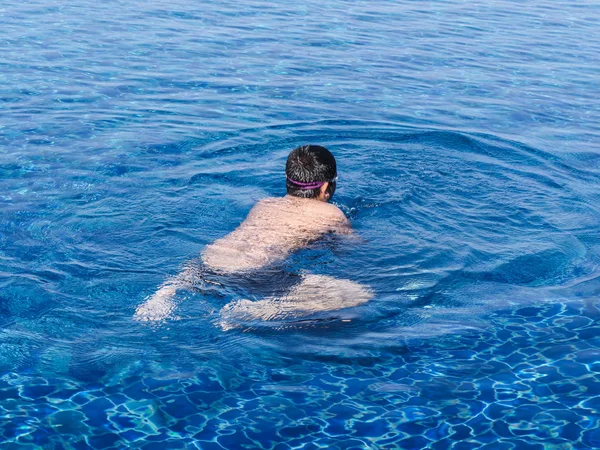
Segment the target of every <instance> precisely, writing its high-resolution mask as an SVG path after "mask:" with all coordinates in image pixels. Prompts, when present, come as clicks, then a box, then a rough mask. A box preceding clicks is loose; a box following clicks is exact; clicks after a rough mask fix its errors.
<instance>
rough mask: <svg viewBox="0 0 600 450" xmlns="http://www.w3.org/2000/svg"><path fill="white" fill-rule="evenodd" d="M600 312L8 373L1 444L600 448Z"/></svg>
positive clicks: (529, 314) (499, 316)
mask: <svg viewBox="0 0 600 450" xmlns="http://www.w3.org/2000/svg"><path fill="white" fill-rule="evenodd" d="M599 318H600V311H599V310H598V307H597V305H594V304H593V302H592V301H590V300H589V299H588V300H581V302H576V303H573V302H571V303H569V304H556V303H554V304H549V303H548V304H544V305H534V306H527V307H522V308H519V309H515V310H512V311H504V312H499V313H495V314H494V315H493V316H492V317H491V319H490V323H489V327H486V328H485V329H484V330H482V331H471V332H467V333H464V334H458V335H455V336H452V337H451V338H450V339H447V338H446V339H443V340H435V339H431V340H423V341H415V342H406V343H405V344H406V345H404V346H402V347H398V348H397V349H396V350H395V351H390V350H389V349H388V350H387V352H386V353H384V352H380V353H375V352H373V353H372V356H371V357H364V358H359V359H357V360H355V361H349V360H348V361H345V363H344V362H343V361H336V362H335V363H333V362H325V361H314V360H313V361H311V360H303V361H301V362H297V363H295V365H291V366H289V367H288V368H286V369H282V368H281V367H277V366H276V365H273V367H268V365H266V366H261V367H258V366H255V367H254V368H252V369H249V370H248V372H247V373H246V374H245V376H244V377H243V378H240V377H235V376H234V377H233V378H229V379H226V377H224V376H223V373H218V372H217V370H216V369H215V368H211V367H210V366H207V367H199V368H198V370H197V371H196V372H195V373H187V374H167V375H165V376H164V377H154V378H150V377H140V376H134V375H128V376H125V377H124V378H122V379H119V380H113V382H111V383H105V384H104V385H100V384H94V383H80V382H75V381H73V380H70V381H68V380H59V379H43V378H39V377H36V376H33V375H30V376H27V375H16V374H14V373H5V374H3V376H2V377H1V379H0V383H1V384H0V386H1V389H0V411H1V417H2V439H3V440H4V443H3V445H2V448H3V449H10V448H19V449H24V448H40V447H42V448H77V449H83V448H144V449H163V448H202V449H216V448H225V449H232V448H265V449H287V448H308V449H310V448H340V449H350V448H356V449H364V448H390V449H391V448H402V449H420V448H431V449H446V448H453V449H476V448H482V449H483V448H489V449H519V450H521V449H540V450H541V449H570V448H573V449H579V448H582V449H584V448H598V447H600V413H599V410H600V325H599Z"/></svg>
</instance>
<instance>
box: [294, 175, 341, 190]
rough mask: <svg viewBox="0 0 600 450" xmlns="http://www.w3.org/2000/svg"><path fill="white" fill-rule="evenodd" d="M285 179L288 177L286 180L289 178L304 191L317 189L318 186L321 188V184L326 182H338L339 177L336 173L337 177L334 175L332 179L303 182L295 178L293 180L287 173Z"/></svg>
mask: <svg viewBox="0 0 600 450" xmlns="http://www.w3.org/2000/svg"><path fill="white" fill-rule="evenodd" d="M285 179H286V180H287V181H288V182H289V183H291V184H293V185H295V186H298V189H300V190H301V191H304V190H309V189H317V188H320V187H321V186H323V185H324V184H325V183H336V182H337V179H338V176H337V175H336V176H335V177H333V178H332V179H330V180H327V181H313V182H311V183H302V182H300V181H295V180H292V179H291V178H290V177H288V176H287V175H286V177H285Z"/></svg>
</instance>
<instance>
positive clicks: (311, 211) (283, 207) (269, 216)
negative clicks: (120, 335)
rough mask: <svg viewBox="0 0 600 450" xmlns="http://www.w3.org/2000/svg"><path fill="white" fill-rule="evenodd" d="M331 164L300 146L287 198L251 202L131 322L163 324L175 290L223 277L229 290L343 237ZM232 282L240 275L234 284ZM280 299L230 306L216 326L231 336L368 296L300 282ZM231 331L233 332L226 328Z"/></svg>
mask: <svg viewBox="0 0 600 450" xmlns="http://www.w3.org/2000/svg"><path fill="white" fill-rule="evenodd" d="M336 180H337V169H336V163H335V158H334V157H333V155H332V154H331V153H330V152H329V151H328V150H327V149H325V148H323V147H319V146H303V147H298V148H297V149H295V150H293V151H292V152H291V153H290V155H289V156H288V161H287V163H286V188H287V192H288V195H286V196H285V197H280V198H267V199H264V200H261V201H259V202H258V203H257V204H256V205H255V206H254V207H253V208H252V210H251V211H250V213H249V214H248V216H247V217H246V219H245V220H244V221H243V222H242V223H241V224H240V226H238V227H237V228H236V229H235V230H234V231H232V232H231V233H229V234H228V235H227V236H225V237H223V238H221V239H218V240H216V241H215V242H214V243H212V244H209V245H207V246H206V248H205V249H204V251H203V252H202V263H201V264H200V265H198V264H196V265H194V264H188V265H187V267H186V268H185V269H184V270H183V271H182V272H181V273H180V274H179V275H177V276H175V277H173V278H171V279H169V280H167V281H166V282H165V283H164V284H163V285H162V286H161V287H160V288H159V289H158V291H156V293H155V294H154V295H152V296H151V297H149V298H148V299H147V301H146V302H144V303H143V304H141V305H140V306H139V307H138V308H137V309H136V312H135V318H136V319H137V320H161V319H164V318H166V317H168V316H170V315H171V314H172V313H173V311H174V309H175V303H174V301H173V297H174V296H175V294H176V293H177V290H178V289H180V288H193V287H195V286H197V285H200V284H202V283H204V282H208V283H215V284H221V283H220V282H214V281H211V280H208V279H206V278H205V276H204V275H205V274H206V273H212V274H213V275H217V276H220V275H225V276H226V279H227V280H228V282H229V281H231V282H232V283H234V284H236V281H237V280H239V279H241V278H247V277H249V276H252V275H258V274H259V273H260V271H261V269H266V268H273V267H274V266H275V265H276V264H277V263H279V262H283V261H284V260H285V259H286V258H287V257H288V256H289V255H290V253H292V252H294V251H296V250H298V249H300V248H303V247H306V246H307V245H308V244H309V243H311V242H312V241H315V240H317V239H319V238H320V237H322V236H323V235H325V234H328V233H336V234H350V233H351V227H350V222H349V221H348V219H347V218H346V216H344V213H343V212H342V211H341V210H340V209H339V208H338V207H337V206H335V205H332V204H330V203H329V200H330V199H331V197H332V195H333V193H334V192H335V186H336ZM236 275H240V276H239V277H238V278H237V279H236ZM297 279H298V280H299V281H298V282H297V283H296V284H295V285H294V286H293V287H292V288H291V289H289V290H288V292H287V293H285V294H283V295H281V296H279V295H277V296H271V295H268V296H266V297H265V298H264V299H262V300H258V301H253V302H251V301H249V300H245V299H241V300H236V301H233V302H232V303H230V304H228V305H225V306H224V307H223V308H222V309H221V317H222V319H223V320H222V321H221V326H222V327H223V328H231V327H232V326H236V325H235V324H236V323H243V322H244V321H247V320H277V319H281V318H286V317H290V318H291V317H298V316H302V315H304V316H306V315H310V314H312V313H313V312H318V311H328V310H337V309H342V308H346V307H352V306H357V305H359V304H362V303H365V302H367V301H369V299H370V298H371V297H372V293H371V291H370V290H369V289H368V288H366V287H364V286H362V285H360V284H358V283H355V282H353V281H350V280H343V279H336V278H333V277H330V276H323V275H312V274H303V275H301V276H297ZM232 324H233V325H232Z"/></svg>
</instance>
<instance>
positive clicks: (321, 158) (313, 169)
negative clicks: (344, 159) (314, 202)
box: [285, 145, 337, 198]
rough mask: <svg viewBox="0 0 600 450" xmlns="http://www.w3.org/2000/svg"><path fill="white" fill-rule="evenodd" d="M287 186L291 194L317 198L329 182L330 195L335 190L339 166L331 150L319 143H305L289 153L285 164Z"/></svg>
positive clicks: (330, 195)
mask: <svg viewBox="0 0 600 450" xmlns="http://www.w3.org/2000/svg"><path fill="white" fill-rule="evenodd" d="M285 175H286V188H287V193H288V194H289V195H293V196H295V197H302V198H316V197H318V195H319V190H320V188H321V186H322V185H323V184H325V183H326V182H328V183H329V186H328V188H327V191H328V192H329V197H330V198H331V197H332V196H333V193H334V191H335V178H336V176H337V166H336V163H335V158H334V157H333V155H332V154H331V152H330V151H329V150H327V149H326V148H325V147H321V146H319V145H303V146H300V147H298V148H296V149H294V150H292V152H291V153H290V154H289V156H288V159H287V163H286V164H285Z"/></svg>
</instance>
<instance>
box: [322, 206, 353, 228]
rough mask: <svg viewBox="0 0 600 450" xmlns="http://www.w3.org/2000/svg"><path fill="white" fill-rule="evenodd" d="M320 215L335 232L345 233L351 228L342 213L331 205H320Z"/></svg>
mask: <svg viewBox="0 0 600 450" xmlns="http://www.w3.org/2000/svg"><path fill="white" fill-rule="evenodd" d="M322 214H323V216H324V217H326V218H327V220H328V221H329V222H330V223H331V224H332V225H333V226H334V227H335V228H336V231H339V232H345V231H347V230H350V228H352V225H351V224H350V221H349V220H348V218H347V217H346V215H345V214H344V212H343V211H342V210H341V209H340V208H338V207H337V206H335V205H333V204H331V203H325V202H323V203H322Z"/></svg>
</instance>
